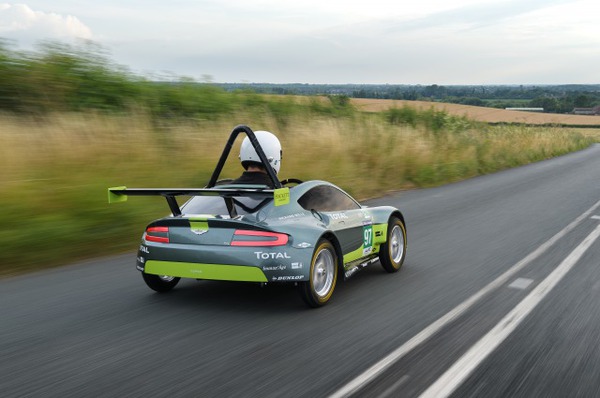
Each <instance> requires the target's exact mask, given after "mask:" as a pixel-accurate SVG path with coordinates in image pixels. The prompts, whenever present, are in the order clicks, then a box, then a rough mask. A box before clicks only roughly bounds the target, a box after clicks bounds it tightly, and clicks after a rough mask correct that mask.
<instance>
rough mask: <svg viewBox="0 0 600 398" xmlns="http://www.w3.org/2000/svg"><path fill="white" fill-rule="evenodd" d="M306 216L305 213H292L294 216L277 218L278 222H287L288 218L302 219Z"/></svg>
mask: <svg viewBox="0 0 600 398" xmlns="http://www.w3.org/2000/svg"><path fill="white" fill-rule="evenodd" d="M305 215H306V213H294V214H288V215H287V216H281V217H278V218H277V219H278V220H287V219H290V218H296V217H304V216H305Z"/></svg>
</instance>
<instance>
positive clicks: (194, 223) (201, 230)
mask: <svg viewBox="0 0 600 398" xmlns="http://www.w3.org/2000/svg"><path fill="white" fill-rule="evenodd" d="M190 229H191V231H192V232H193V233H195V234H196V235H202V234H205V233H207V232H208V221H207V220H202V219H198V218H190Z"/></svg>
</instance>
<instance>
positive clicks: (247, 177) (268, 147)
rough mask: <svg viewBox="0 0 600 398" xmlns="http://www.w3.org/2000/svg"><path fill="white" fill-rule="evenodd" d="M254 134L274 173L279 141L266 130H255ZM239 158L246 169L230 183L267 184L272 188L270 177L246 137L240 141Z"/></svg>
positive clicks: (277, 166) (276, 168)
mask: <svg viewBox="0 0 600 398" xmlns="http://www.w3.org/2000/svg"><path fill="white" fill-rule="evenodd" d="M254 135H255V136H256V139H257V140H258V142H259V143H260V146H261V148H262V150H263V152H264V153H265V155H266V157H267V160H268V161H269V164H270V165H271V167H272V168H273V170H275V173H276V174H277V173H279V168H280V167H281V154H282V151H281V143H280V142H279V140H278V139H277V137H275V135H274V134H273V133H270V132H268V131H255V132H254ZM240 160H241V161H242V167H244V169H245V170H246V171H244V172H243V173H242V175H241V176H240V177H239V178H238V179H236V180H234V181H233V182H232V184H253V185H267V186H268V187H269V188H274V185H273V181H271V178H270V177H269V175H268V174H267V170H266V169H265V167H264V165H263V164H262V162H261V161H260V158H259V157H258V154H257V153H256V150H255V149H254V147H253V146H252V143H251V142H250V139H249V138H248V137H246V138H244V141H242V146H241V147H240Z"/></svg>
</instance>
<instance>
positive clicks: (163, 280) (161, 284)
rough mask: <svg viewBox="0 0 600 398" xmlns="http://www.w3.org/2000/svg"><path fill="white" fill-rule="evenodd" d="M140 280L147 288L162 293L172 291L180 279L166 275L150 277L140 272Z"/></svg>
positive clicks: (150, 275)
mask: <svg viewBox="0 0 600 398" xmlns="http://www.w3.org/2000/svg"><path fill="white" fill-rule="evenodd" d="M142 278H144V282H146V285H148V287H149V288H150V289H152V290H154V291H156V292H159V293H164V292H168V291H169V290H171V289H173V288H174V287H175V286H177V284H178V283H179V280H180V279H181V278H176V277H174V276H166V275H152V274H147V273H145V272H142Z"/></svg>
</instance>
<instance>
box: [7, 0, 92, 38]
mask: <svg viewBox="0 0 600 398" xmlns="http://www.w3.org/2000/svg"><path fill="white" fill-rule="evenodd" d="M92 36H93V35H92V31H91V29H90V28H88V27H87V26H86V25H85V24H83V23H82V22H81V21H80V20H79V19H77V18H76V17H74V16H72V15H66V16H65V15H60V14H56V13H47V12H43V11H34V10H32V9H31V8H30V7H29V6H27V5H25V4H6V3H2V4H0V37H3V38H8V39H12V40H15V41H16V42H18V43H19V44H20V45H24V46H31V45H32V44H34V43H35V42H37V41H39V40H61V41H67V40H72V39H92Z"/></svg>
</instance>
